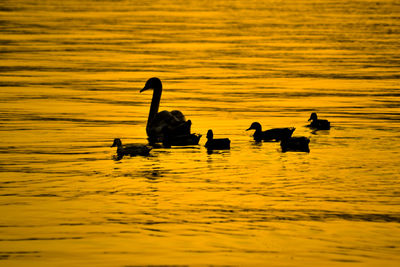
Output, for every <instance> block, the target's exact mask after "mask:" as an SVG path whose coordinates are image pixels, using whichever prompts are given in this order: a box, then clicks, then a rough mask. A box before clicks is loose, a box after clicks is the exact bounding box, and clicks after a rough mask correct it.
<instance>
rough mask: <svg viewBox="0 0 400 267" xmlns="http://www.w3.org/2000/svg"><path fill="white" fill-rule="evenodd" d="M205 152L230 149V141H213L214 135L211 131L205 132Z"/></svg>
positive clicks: (219, 139) (225, 139)
mask: <svg viewBox="0 0 400 267" xmlns="http://www.w3.org/2000/svg"><path fill="white" fill-rule="evenodd" d="M205 147H206V148H207V150H219V149H230V148H231V140H229V138H218V139H214V134H213V131H212V130H208V132H207V142H206V144H205Z"/></svg>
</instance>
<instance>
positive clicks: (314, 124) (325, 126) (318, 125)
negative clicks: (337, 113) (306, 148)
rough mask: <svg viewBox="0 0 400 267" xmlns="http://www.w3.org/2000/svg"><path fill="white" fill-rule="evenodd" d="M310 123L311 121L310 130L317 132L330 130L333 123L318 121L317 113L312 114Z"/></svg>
mask: <svg viewBox="0 0 400 267" xmlns="http://www.w3.org/2000/svg"><path fill="white" fill-rule="evenodd" d="M308 121H311V123H310V124H309V125H308V127H310V128H314V129H317V130H329V129H330V128H331V123H330V122H329V121H327V120H320V119H318V116H317V113H315V112H313V113H311V116H310V118H309V119H308Z"/></svg>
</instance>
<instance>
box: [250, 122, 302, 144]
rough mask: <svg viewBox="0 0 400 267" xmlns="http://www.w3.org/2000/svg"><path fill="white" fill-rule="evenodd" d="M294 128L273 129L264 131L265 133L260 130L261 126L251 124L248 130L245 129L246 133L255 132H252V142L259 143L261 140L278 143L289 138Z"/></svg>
mask: <svg viewBox="0 0 400 267" xmlns="http://www.w3.org/2000/svg"><path fill="white" fill-rule="evenodd" d="M295 129H296V128H294V127H291V128H273V129H270V130H266V131H262V130H261V124H260V123H258V122H253V123H252V124H251V126H250V128H249V129H247V130H246V131H249V130H256V131H255V132H254V135H253V137H254V140H255V141H256V142H261V141H262V140H264V141H272V140H275V141H280V140H282V139H283V138H288V137H291V136H292V134H293V132H294V130H295Z"/></svg>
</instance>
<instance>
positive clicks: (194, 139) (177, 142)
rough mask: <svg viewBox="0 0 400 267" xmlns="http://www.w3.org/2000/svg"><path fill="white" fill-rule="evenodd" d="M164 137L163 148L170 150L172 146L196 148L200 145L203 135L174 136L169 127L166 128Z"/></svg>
mask: <svg viewBox="0 0 400 267" xmlns="http://www.w3.org/2000/svg"><path fill="white" fill-rule="evenodd" d="M162 133H163V135H164V138H163V141H162V143H163V146H164V147H166V148H169V147H171V146H194V145H198V144H199V141H200V138H201V136H202V135H201V134H184V135H174V134H172V133H171V131H170V129H169V128H168V127H164V128H163V130H162Z"/></svg>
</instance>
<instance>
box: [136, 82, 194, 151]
mask: <svg viewBox="0 0 400 267" xmlns="http://www.w3.org/2000/svg"><path fill="white" fill-rule="evenodd" d="M149 89H153V98H152V101H151V105H150V112H149V117H148V119H147V126H146V133H147V136H148V139H149V143H150V144H155V143H160V142H163V139H164V132H165V129H168V133H169V135H170V136H171V137H173V136H174V137H176V138H173V139H177V138H178V136H188V135H191V134H190V128H191V125H192V122H191V121H190V120H186V118H185V116H184V115H183V113H182V112H181V111H179V110H173V111H166V110H164V111H161V112H158V109H159V106H160V100H161V94H162V83H161V81H160V79H158V78H155V77H154V78H150V79H149V80H147V82H146V84H145V86H144V88H143V89H142V90H140V92H143V91H146V90H149ZM170 139H172V138H170ZM182 143H183V141H182Z"/></svg>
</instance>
